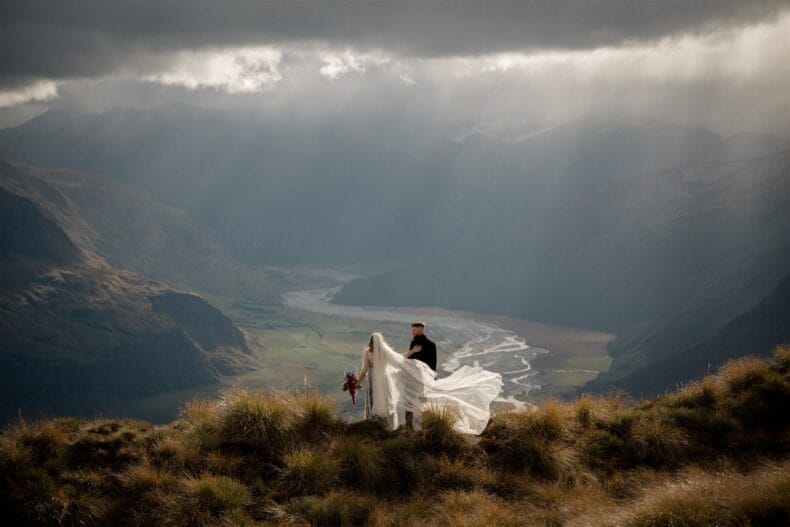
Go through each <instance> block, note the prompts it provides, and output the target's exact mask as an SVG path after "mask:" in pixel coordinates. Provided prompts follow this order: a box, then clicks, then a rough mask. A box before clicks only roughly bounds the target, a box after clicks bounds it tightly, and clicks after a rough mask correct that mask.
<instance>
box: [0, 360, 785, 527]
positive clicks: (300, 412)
mask: <svg viewBox="0 0 790 527" xmlns="http://www.w3.org/2000/svg"><path fill="white" fill-rule="evenodd" d="M788 359H790V351H788V348H787V347H786V346H784V347H779V348H777V350H776V352H775V353H774V356H773V358H771V359H759V358H754V357H746V358H743V359H740V360H737V361H731V362H729V363H727V364H726V365H725V366H724V367H722V369H721V370H720V371H719V372H718V373H717V374H714V375H708V376H706V377H705V378H703V379H701V380H699V381H696V382H692V383H689V384H688V385H686V386H684V387H682V388H680V389H678V390H676V391H675V392H673V393H669V394H666V395H664V396H662V397H658V398H656V399H653V400H650V401H644V402H639V403H635V402H633V401H629V400H627V399H626V398H624V397H623V396H622V394H617V393H615V394H611V395H607V396H592V395H587V396H583V397H581V398H579V399H577V400H576V401H570V402H560V401H557V400H550V401H548V402H546V403H545V404H543V405H542V406H540V407H538V408H537V409H535V410H527V411H505V412H501V413H497V414H495V415H494V416H493V417H492V420H491V422H490V423H489V425H488V427H487V429H486V430H485V431H484V433H483V434H482V435H481V436H480V437H475V438H468V437H464V436H462V435H461V434H458V433H457V432H456V431H455V429H454V427H453V425H454V423H455V419H456V418H457V416H455V415H454V414H453V412H452V409H451V408H448V407H443V408H442V407H439V408H426V409H425V410H424V412H423V413H422V415H421V416H420V418H421V420H420V425H421V426H420V427H419V428H420V429H419V430H416V431H410V430H405V429H401V430H397V431H393V432H390V431H387V430H385V429H383V428H382V427H381V425H380V424H379V423H376V422H358V423H348V422H345V421H343V420H342V419H341V418H340V417H339V416H338V413H337V408H336V407H335V404H334V402H332V400H331V399H328V398H326V397H325V396H323V395H321V394H320V393H318V392H316V391H307V390H305V391H303V392H296V393H288V392H272V393H262V392H251V391H247V390H243V389H238V388H233V389H229V390H227V391H226V392H224V393H223V394H222V398H221V399H220V400H217V401H200V400H193V401H190V402H189V403H188V404H186V405H185V406H184V408H183V411H182V415H181V418H180V419H179V420H177V421H174V422H173V423H170V424H169V425H165V426H152V425H150V424H148V423H145V422H142V421H135V420H129V419H97V420H93V421H83V420H80V419H75V418H54V419H40V420H36V421H31V420H27V419H24V418H21V417H20V418H19V419H17V420H16V421H14V422H13V423H11V424H9V425H8V426H7V427H6V428H5V430H4V431H3V433H2V434H1V435H0V510H3V512H4V517H3V519H4V520H5V522H6V523H7V524H9V525H119V526H125V525H161V526H163V527H181V526H187V525H189V526H198V527H202V526H219V525H222V526H227V525H245V526H246V525H370V526H400V525H404V526H406V525H408V526H412V525H417V526H419V525H525V526H527V525H529V526H532V525H541V526H546V525H552V526H553V525H557V526H559V525H589V526H592V527H594V526H598V525H601V526H603V525H624V526H634V527H643V526H651V527H652V526H664V525H666V526H669V525H672V526H697V525H723V526H729V525H732V526H735V525H738V526H748V525H768V526H771V525H787V524H788V521H790V512H788V510H789V509H790V505H788V501H790V500H788V499H787V496H789V495H790V480H789V478H788V474H790V456H788V453H790V443H789V442H788V437H790V420H788V419H789V416H790V412H787V410H786V409H787V408H788V407H790V404H789V403H790V399H789V398H790V372H789V371H788V367H789V365H790V360H788Z"/></svg>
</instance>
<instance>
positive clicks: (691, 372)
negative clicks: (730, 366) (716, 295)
mask: <svg viewBox="0 0 790 527" xmlns="http://www.w3.org/2000/svg"><path fill="white" fill-rule="evenodd" d="M788 314H790V275H788V276H786V277H785V278H784V279H783V280H781V281H780V282H779V284H778V285H777V286H776V287H775V288H774V289H773V291H771V293H770V294H769V295H768V296H767V297H765V298H764V299H763V300H762V301H760V302H759V303H758V304H757V305H755V306H754V307H752V308H750V309H748V310H747V311H745V312H744V313H742V314H741V315H739V316H737V317H735V318H734V319H733V320H731V321H730V322H728V323H727V324H726V325H725V326H724V327H723V328H722V329H721V330H720V331H719V332H718V334H716V336H714V337H712V338H710V339H707V340H706V341H704V342H702V343H701V344H698V345H696V346H693V347H691V348H689V349H685V350H682V351H681V352H680V353H675V354H672V355H670V356H669V357H667V358H665V359H662V360H659V361H656V362H655V363H652V364H650V365H649V366H647V367H644V368H640V369H638V370H636V371H634V372H632V373H630V374H629V375H627V376H626V377H624V378H620V379H617V380H616V381H614V382H612V381H608V382H607V380H606V376H601V377H600V378H596V379H595V380H593V381H592V382H590V383H588V384H587V385H586V386H585V387H584V391H585V392H591V391H599V392H605V391H607V390H609V389H612V388H622V389H624V390H626V391H627V392H628V393H629V394H631V395H632V396H634V397H645V398H650V397H655V396H657V395H659V394H661V393H662V392H665V391H667V390H669V391H671V390H672V389H674V388H675V387H676V386H677V385H678V384H682V383H687V382H689V381H693V380H695V379H698V378H701V377H703V376H704V375H706V374H707V373H709V372H711V371H715V370H716V369H718V368H719V367H720V366H722V365H723V364H724V363H726V362H727V361H728V360H730V359H734V358H737V357H740V356H741V355H744V354H748V355H753V356H763V357H767V356H770V355H771V352H772V351H773V350H774V348H775V347H776V346H777V345H779V344H781V343H783V342H790V316H788Z"/></svg>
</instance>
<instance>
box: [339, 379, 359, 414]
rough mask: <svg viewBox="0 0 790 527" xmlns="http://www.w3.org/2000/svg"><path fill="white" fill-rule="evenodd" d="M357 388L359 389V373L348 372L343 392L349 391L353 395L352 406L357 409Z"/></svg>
mask: <svg viewBox="0 0 790 527" xmlns="http://www.w3.org/2000/svg"><path fill="white" fill-rule="evenodd" d="M357 388H359V382H358V381H357V372H356V371H355V370H346V375H345V376H344V377H343V391H344V392H346V391H347V392H348V393H349V394H350V395H351V404H352V405H354V408H356V407H357Z"/></svg>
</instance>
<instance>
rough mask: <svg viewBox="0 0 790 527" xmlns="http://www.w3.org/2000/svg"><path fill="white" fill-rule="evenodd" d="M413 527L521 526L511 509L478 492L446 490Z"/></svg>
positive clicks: (520, 519)
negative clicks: (434, 526) (416, 526)
mask: <svg viewBox="0 0 790 527" xmlns="http://www.w3.org/2000/svg"><path fill="white" fill-rule="evenodd" d="M416 525H436V526H437V527H443V526H447V527H488V526H490V527H495V526H496V527H508V526H519V525H525V522H524V519H523V518H521V516H520V515H519V514H518V513H517V512H516V511H515V510H514V508H513V507H512V506H511V505H510V504H508V503H505V502H503V501H502V500H500V499H499V498H497V497H495V496H492V495H491V494H488V493H486V492H483V491H480V490H473V491H462V490H461V491H449V492H446V493H445V494H443V495H442V496H441V498H440V500H439V502H438V503H437V504H435V505H434V507H432V509H431V511H430V513H429V515H428V516H427V518H424V519H423V521H422V522H418V523H416Z"/></svg>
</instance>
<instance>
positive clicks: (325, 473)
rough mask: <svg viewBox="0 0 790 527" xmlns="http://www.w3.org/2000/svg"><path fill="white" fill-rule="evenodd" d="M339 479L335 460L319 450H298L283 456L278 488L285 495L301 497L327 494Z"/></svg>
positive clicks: (337, 465)
mask: <svg viewBox="0 0 790 527" xmlns="http://www.w3.org/2000/svg"><path fill="white" fill-rule="evenodd" d="M338 479H339V464H338V462H337V460H336V459H335V458H334V457H332V456H331V455H328V453H327V452H325V451H321V450H312V449H309V448H300V449H298V450H295V451H293V452H290V453H289V454H287V455H286V456H285V466H284V467H283V468H282V473H281V476H280V483H279V484H280V486H281V487H282V489H283V491H284V492H285V494H286V495H291V496H302V495H305V494H318V493H323V492H327V491H328V490H330V489H332V488H333V487H335V486H336V485H337V483H338Z"/></svg>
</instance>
